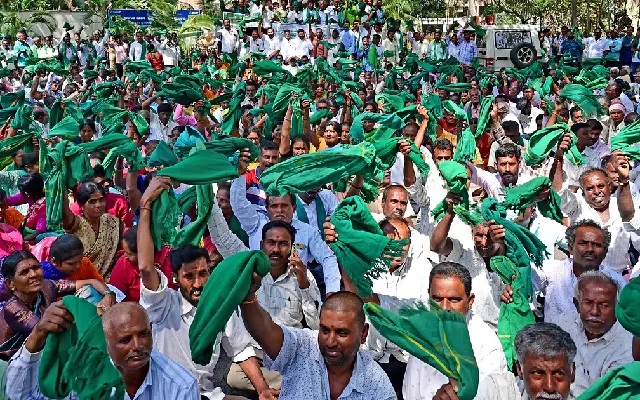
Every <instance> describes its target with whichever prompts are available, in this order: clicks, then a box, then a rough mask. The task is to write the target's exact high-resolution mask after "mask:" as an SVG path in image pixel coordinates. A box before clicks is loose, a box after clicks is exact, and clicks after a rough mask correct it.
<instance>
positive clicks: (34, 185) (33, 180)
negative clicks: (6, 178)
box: [7, 173, 47, 244]
mask: <svg viewBox="0 0 640 400" xmlns="http://www.w3.org/2000/svg"><path fill="white" fill-rule="evenodd" d="M18 189H20V193H18V194H16V195H14V196H9V197H7V205H9V206H17V205H20V204H28V205H29V210H28V211H27V215H26V218H25V220H24V223H23V226H22V235H23V237H24V241H25V242H28V243H30V244H35V242H36V237H38V235H40V234H41V233H44V232H46V231H47V208H46V205H45V197H44V180H43V179H42V175H40V174H36V173H33V174H27V175H24V176H21V177H20V179H18Z"/></svg>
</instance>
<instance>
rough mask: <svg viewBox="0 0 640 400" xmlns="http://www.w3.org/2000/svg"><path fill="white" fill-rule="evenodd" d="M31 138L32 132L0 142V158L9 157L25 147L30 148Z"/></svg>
mask: <svg viewBox="0 0 640 400" xmlns="http://www.w3.org/2000/svg"><path fill="white" fill-rule="evenodd" d="M33 137H34V135H33V133H32V132H27V133H22V134H19V135H15V136H11V137H8V138H5V139H2V140H0V158H4V157H7V156H10V155H11V154H13V153H15V152H16V151H18V150H20V149H23V148H24V147H25V146H30V145H31V140H32V138H33Z"/></svg>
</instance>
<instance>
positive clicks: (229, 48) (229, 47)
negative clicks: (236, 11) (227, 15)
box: [218, 19, 239, 54]
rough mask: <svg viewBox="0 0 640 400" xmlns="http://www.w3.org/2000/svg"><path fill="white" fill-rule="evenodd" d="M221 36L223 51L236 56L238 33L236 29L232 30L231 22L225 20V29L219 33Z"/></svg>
mask: <svg viewBox="0 0 640 400" xmlns="http://www.w3.org/2000/svg"><path fill="white" fill-rule="evenodd" d="M218 34H219V35H220V42H221V46H222V47H221V49H220V50H221V51H222V52H223V53H226V54H234V53H236V52H237V51H238V41H239V36H238V31H237V30H236V29H235V28H231V21H230V20H228V19H225V20H224V29H222V30H220V32H218Z"/></svg>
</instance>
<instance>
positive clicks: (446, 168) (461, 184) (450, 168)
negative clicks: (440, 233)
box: [431, 161, 469, 221]
mask: <svg viewBox="0 0 640 400" xmlns="http://www.w3.org/2000/svg"><path fill="white" fill-rule="evenodd" d="M437 166H438V169H439V170H440V174H441V175H442V178H443V179H444V180H445V182H447V186H448V187H449V191H450V192H451V193H453V194H456V195H458V196H460V197H462V203H461V204H459V205H457V206H455V207H454V210H455V212H456V214H457V215H458V217H462V216H463V215H464V211H468V210H469V192H468V190H467V181H468V180H469V174H468V173H467V168H466V167H465V165H464V164H461V163H459V162H457V161H440V162H439V163H438V164H437ZM447 208H448V205H447V201H446V199H444V200H442V201H441V202H440V203H438V205H436V206H435V208H434V209H433V210H431V214H433V217H434V219H435V220H436V221H438V220H440V219H441V218H442V217H443V216H444V213H445V212H446V211H447Z"/></svg>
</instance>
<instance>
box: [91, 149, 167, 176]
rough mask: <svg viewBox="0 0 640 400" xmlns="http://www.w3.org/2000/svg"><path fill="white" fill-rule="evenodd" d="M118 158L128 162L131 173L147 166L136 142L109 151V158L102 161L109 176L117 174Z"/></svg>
mask: <svg viewBox="0 0 640 400" xmlns="http://www.w3.org/2000/svg"><path fill="white" fill-rule="evenodd" d="M118 157H122V158H124V159H125V160H127V168H128V169H129V171H131V172H133V171H139V170H141V169H142V168H144V166H145V162H144V159H143V158H142V153H140V149H138V147H137V146H136V143H135V142H134V141H131V140H130V141H129V142H127V143H125V144H122V145H120V146H118V147H114V148H113V149H111V150H110V151H109V154H107V156H106V157H105V159H104V161H102V166H103V167H104V170H105V173H106V174H107V176H113V174H114V173H115V169H116V160H117V159H118ZM174 157H175V156H174Z"/></svg>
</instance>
